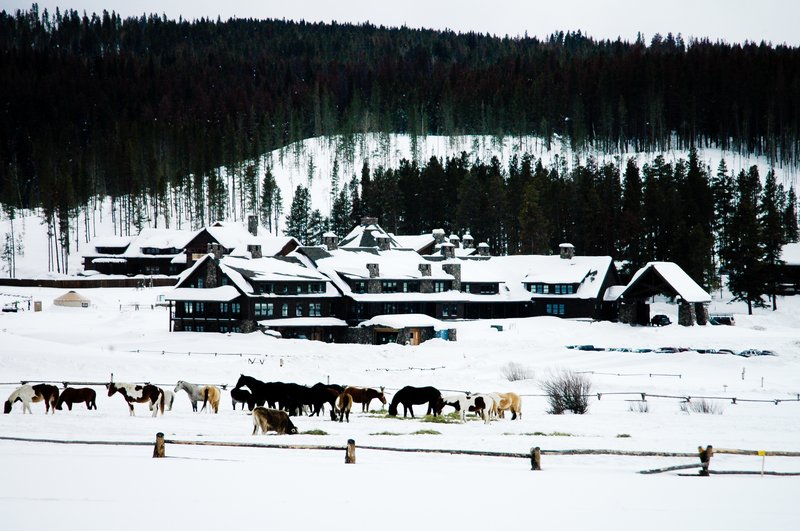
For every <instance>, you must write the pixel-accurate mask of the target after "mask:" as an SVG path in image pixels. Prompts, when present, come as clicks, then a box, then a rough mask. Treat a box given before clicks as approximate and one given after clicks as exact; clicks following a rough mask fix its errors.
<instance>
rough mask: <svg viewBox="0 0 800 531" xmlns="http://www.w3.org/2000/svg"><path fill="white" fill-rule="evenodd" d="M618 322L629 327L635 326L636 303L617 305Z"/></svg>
mask: <svg viewBox="0 0 800 531" xmlns="http://www.w3.org/2000/svg"><path fill="white" fill-rule="evenodd" d="M619 322H620V323H624V324H629V325H631V326H633V325H635V324H636V303H635V302H624V301H620V303H619Z"/></svg>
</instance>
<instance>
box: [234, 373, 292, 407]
mask: <svg viewBox="0 0 800 531" xmlns="http://www.w3.org/2000/svg"><path fill="white" fill-rule="evenodd" d="M274 383H275V382H270V383H267V382H262V381H261V380H258V379H256V378H253V377H252V376H245V375H244V374H242V375H241V376H239V379H238V380H237V381H236V386H234V390H237V389H241V388H242V387H247V388H248V389H249V390H250V394H251V395H252V403H253V404H255V405H256V406H259V407H261V406H263V405H264V404H265V403H268V404H269V407H271V408H274V407H275V404H276V403H278V401H279V400H280V399H281V391H282V389H281V388H280V386H276V385H274ZM247 405H248V407H250V403H248V404H247Z"/></svg>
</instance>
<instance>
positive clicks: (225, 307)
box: [219, 302, 231, 315]
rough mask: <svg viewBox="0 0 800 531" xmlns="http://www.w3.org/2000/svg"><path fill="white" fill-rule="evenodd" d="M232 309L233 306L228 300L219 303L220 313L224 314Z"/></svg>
mask: <svg viewBox="0 0 800 531" xmlns="http://www.w3.org/2000/svg"><path fill="white" fill-rule="evenodd" d="M230 309H231V306H230V304H228V303H227V302H221V303H219V313H221V314H223V315H224V314H227V313H228V310H230Z"/></svg>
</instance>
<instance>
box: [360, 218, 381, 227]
mask: <svg viewBox="0 0 800 531" xmlns="http://www.w3.org/2000/svg"><path fill="white" fill-rule="evenodd" d="M361 224H362V225H364V226H366V225H377V224H378V218H373V217H371V216H364V217H363V218H361Z"/></svg>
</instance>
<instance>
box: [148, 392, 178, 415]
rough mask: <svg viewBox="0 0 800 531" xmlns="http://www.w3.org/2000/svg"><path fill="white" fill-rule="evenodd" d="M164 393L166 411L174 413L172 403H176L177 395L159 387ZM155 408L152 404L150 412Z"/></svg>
mask: <svg viewBox="0 0 800 531" xmlns="http://www.w3.org/2000/svg"><path fill="white" fill-rule="evenodd" d="M159 389H161V390H162V391H164V410H165V411H172V403H173V402H175V393H173V392H172V391H170V390H169V389H164V388H163V387H159ZM154 407H155V406H154V405H153V404H150V411H153V408H154Z"/></svg>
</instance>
